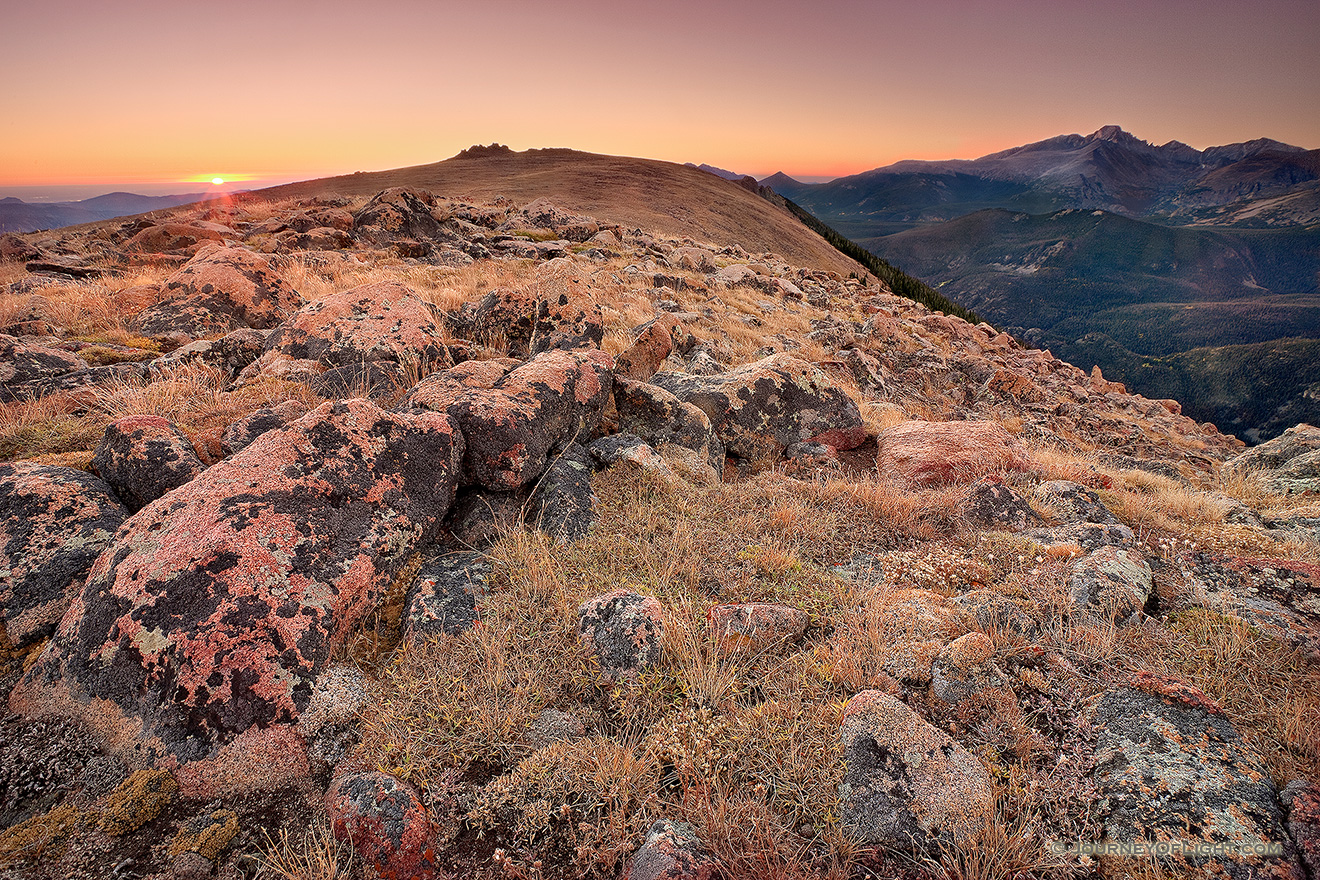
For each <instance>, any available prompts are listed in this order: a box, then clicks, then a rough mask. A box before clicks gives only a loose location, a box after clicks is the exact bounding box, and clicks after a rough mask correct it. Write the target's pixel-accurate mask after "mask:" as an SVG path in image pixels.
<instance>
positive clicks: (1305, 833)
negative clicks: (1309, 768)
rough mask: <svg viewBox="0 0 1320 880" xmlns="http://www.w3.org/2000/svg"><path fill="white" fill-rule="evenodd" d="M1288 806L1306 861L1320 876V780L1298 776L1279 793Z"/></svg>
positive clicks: (1313, 873) (1295, 838) (1292, 828)
mask: <svg viewBox="0 0 1320 880" xmlns="http://www.w3.org/2000/svg"><path fill="white" fill-rule="evenodd" d="M1279 798H1280V800H1281V801H1282V802H1283V805H1284V806H1285V807H1287V809H1288V833H1289V834H1290V835H1292V839H1293V842H1294V843H1296V844H1297V850H1298V854H1299V855H1300V857H1301V862H1302V864H1303V865H1304V866H1305V867H1306V870H1307V871H1309V872H1310V874H1311V876H1312V877H1320V784H1316V783H1314V782H1307V781H1306V780H1304V779H1294V780H1293V781H1292V782H1290V783H1289V784H1288V787H1287V788H1285V789H1284V790H1283V791H1282V792H1280V795H1279Z"/></svg>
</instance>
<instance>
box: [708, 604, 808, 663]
mask: <svg viewBox="0 0 1320 880" xmlns="http://www.w3.org/2000/svg"><path fill="white" fill-rule="evenodd" d="M809 621H810V618H809V617H808V616H807V613H806V612H805V611H801V610H799V609H797V608H790V607H789V606H787V605H775V604H772V603H769V602H745V603H741V604H737V605H716V606H714V607H713V608H711V609H710V610H709V611H707V612H706V626H707V628H708V629H709V630H710V636H711V638H712V639H714V640H715V644H716V646H717V647H719V648H720V649H722V650H727V651H758V652H759V651H769V650H773V649H775V648H781V647H784V646H786V645H791V644H793V643H794V642H796V641H797V640H798V639H800V638H802V636H803V634H804V633H805V632H806V631H807V623H808V622H809Z"/></svg>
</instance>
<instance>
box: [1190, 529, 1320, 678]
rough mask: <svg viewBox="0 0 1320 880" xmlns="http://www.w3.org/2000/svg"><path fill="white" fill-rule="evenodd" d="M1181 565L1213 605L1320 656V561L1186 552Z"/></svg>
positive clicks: (1201, 594) (1287, 642) (1197, 593)
mask: <svg viewBox="0 0 1320 880" xmlns="http://www.w3.org/2000/svg"><path fill="white" fill-rule="evenodd" d="M1178 567H1179V570H1180V571H1182V572H1183V573H1184V574H1185V575H1186V576H1187V577H1188V579H1189V580H1190V581H1191V585H1192V587H1193V589H1194V595H1197V596H1202V597H1204V602H1205V604H1206V605H1207V606H1208V607H1210V608H1213V609H1214V610H1215V611H1216V612H1218V613H1220V614H1225V615H1228V616H1230V617H1235V618H1237V619H1238V620H1242V621H1244V622H1246V623H1249V624H1250V625H1251V626H1253V627H1255V628H1256V629H1259V630H1261V631H1262V632H1264V633H1267V634H1269V635H1270V636H1272V637H1274V638H1277V639H1278V640H1279V641H1281V642H1284V643H1286V644H1290V645H1294V646H1296V647H1297V648H1299V649H1301V650H1302V651H1304V652H1306V653H1308V654H1310V655H1311V657H1313V658H1315V659H1320V566H1317V565H1315V564H1313V563H1308V562H1303V561H1301V560H1289V559H1277V558H1268V557H1267V558H1255V557H1250V556H1225V555H1222V554H1217V553H1200V552H1186V553H1182V554H1180V555H1179V557H1178Z"/></svg>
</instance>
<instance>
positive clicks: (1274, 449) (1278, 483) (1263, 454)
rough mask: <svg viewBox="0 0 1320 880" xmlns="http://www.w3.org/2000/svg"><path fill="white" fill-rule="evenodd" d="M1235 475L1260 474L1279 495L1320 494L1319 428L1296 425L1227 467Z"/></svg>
mask: <svg viewBox="0 0 1320 880" xmlns="http://www.w3.org/2000/svg"><path fill="white" fill-rule="evenodd" d="M1224 469H1225V470H1226V471H1228V472H1229V473H1235V474H1241V475H1246V474H1252V473H1255V474H1258V475H1259V476H1260V477H1261V478H1262V479H1263V480H1264V481H1265V483H1266V484H1267V485H1268V486H1269V487H1270V488H1272V489H1273V490H1275V491H1277V492H1305V491H1311V492H1316V491H1320V428H1317V427H1314V426H1313V425H1306V424H1302V425H1295V426H1293V427H1291V428H1289V429H1288V430H1286V431H1284V432H1283V433H1282V434H1280V435H1279V436H1278V437H1275V438H1274V439H1273V440H1270V441H1269V442H1267V443H1262V444H1261V445H1259V446H1257V447H1255V448H1254V449H1248V450H1247V451H1246V452H1243V453H1242V454H1241V455H1238V456H1236V457H1234V458H1232V459H1229V460H1228V461H1227V462H1225V463H1224Z"/></svg>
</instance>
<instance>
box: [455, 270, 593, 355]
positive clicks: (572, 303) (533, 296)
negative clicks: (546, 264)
mask: <svg viewBox="0 0 1320 880" xmlns="http://www.w3.org/2000/svg"><path fill="white" fill-rule="evenodd" d="M574 280H576V281H577V284H574V283H573V282H574ZM581 283H582V282H581V280H580V279H567V280H561V281H560V283H557V284H553V285H547V286H549V287H551V290H548V291H546V290H542V289H541V287H540V286H539V285H538V286H536V287H533V288H532V289H529V290H494V291H491V292H490V293H488V294H486V296H485V297H484V298H482V300H481V301H480V302H478V303H475V304H468V305H467V306H464V308H463V309H462V310H460V311H459V312H458V314H457V315H456V316H455V323H456V325H457V330H458V332H459V334H460V335H462V336H463V337H464V338H466V339H470V340H472V341H473V342H478V343H481V344H483V345H490V346H493V347H507V350H508V352H509V354H510V355H512V356H514V357H533V356H535V355H537V354H540V353H541V352H544V351H553V350H556V349H564V350H570V349H575V348H599V347H600V343H601V340H602V339H604V337H605V328H604V325H603V324H602V323H601V321H602V318H601V311H600V306H598V305H596V304H595V303H594V302H592V301H591V300H590V299H589V298H588V297H587V296H586V295H585V293H584V292H583V291H581V290H579V289H578V287H579V286H580V285H581ZM556 288H557V289H556Z"/></svg>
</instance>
